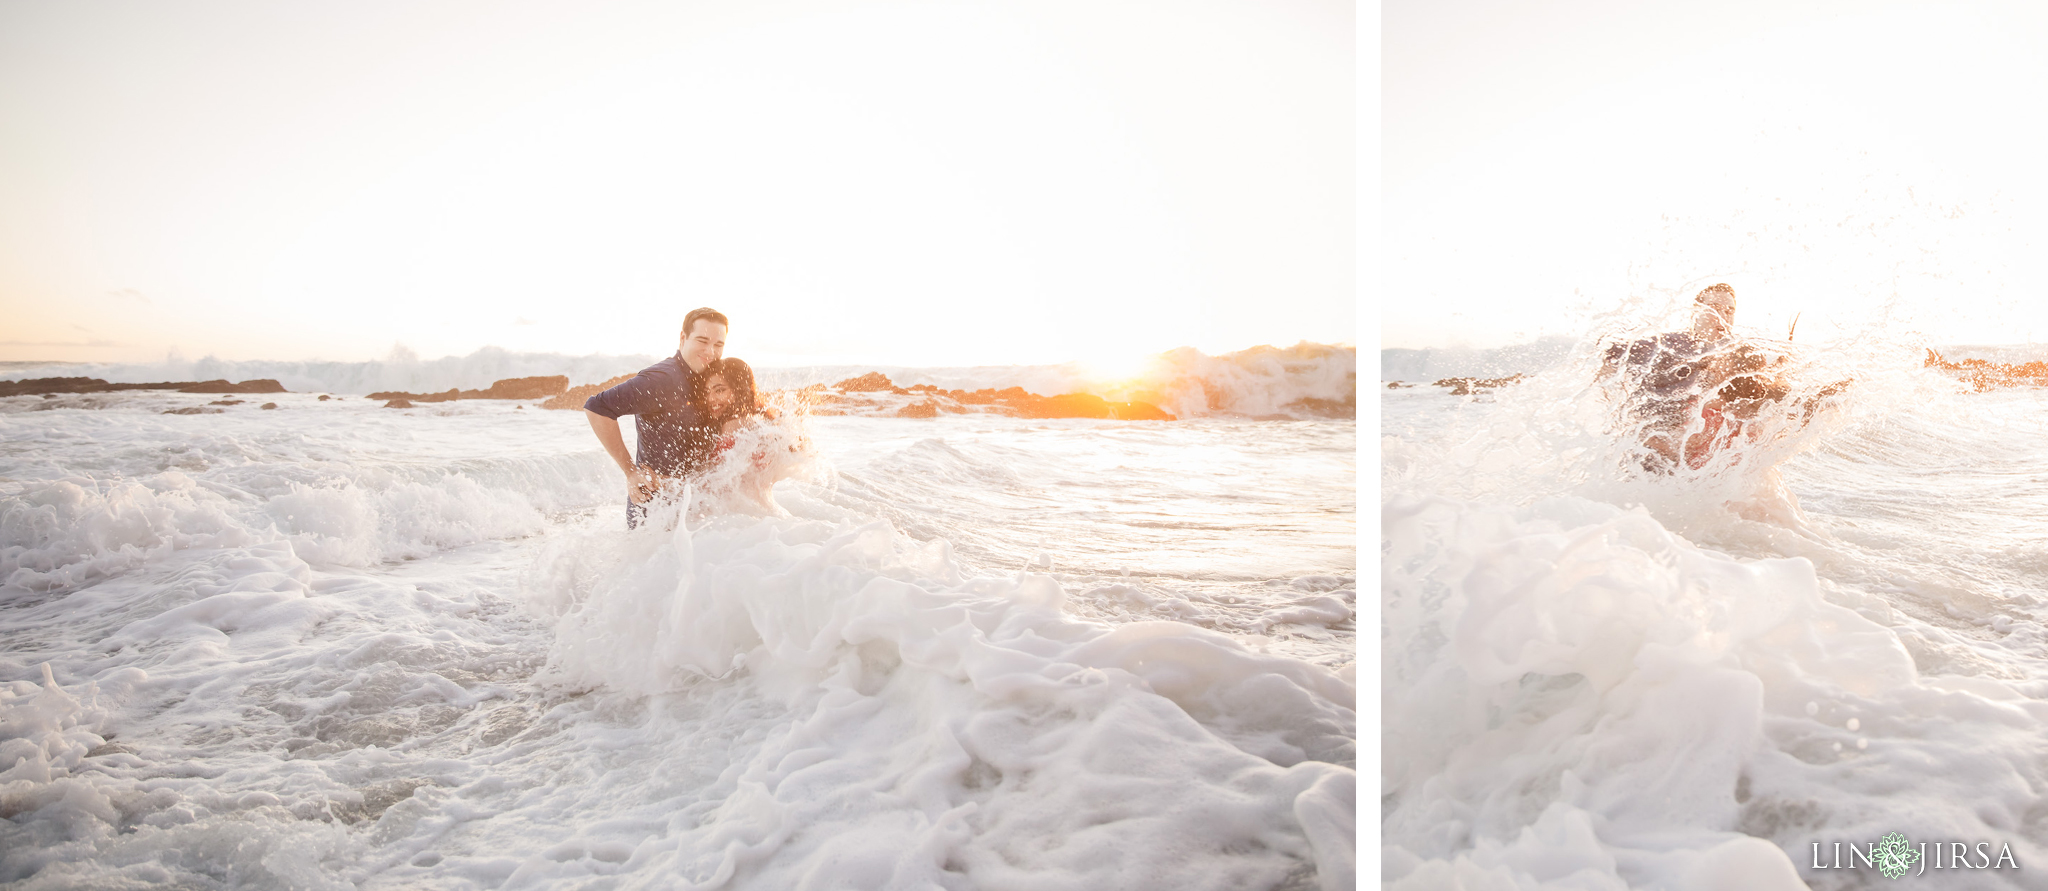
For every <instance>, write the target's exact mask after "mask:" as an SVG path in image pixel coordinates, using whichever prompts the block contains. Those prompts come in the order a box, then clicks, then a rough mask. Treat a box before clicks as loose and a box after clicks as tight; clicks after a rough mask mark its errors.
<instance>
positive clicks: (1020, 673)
mask: <svg viewBox="0 0 2048 891" xmlns="http://www.w3.org/2000/svg"><path fill="white" fill-rule="evenodd" d="M228 376H231V377H232V376H235V375H228ZM459 383H462V384H463V385H468V383H467V382H459ZM216 398H217V397H211V396H191V395H181V394H175V393H164V392H127V393H119V394H109V395H73V396H62V397H57V398H54V399H41V398H38V397H14V398H10V399H4V400H0V883H6V884H7V887H10V888H24V889H53V888H91V889H110V888H113V889H118V888H308V889H325V888H407V889H413V888H445V889H466V888H663V889H666V888H707V889H708V888H736V889H737V888H745V889H755V888H759V889H796V888H842V887H847V888H947V889H970V888H989V889H995V888H1034V889H1037V888H1045V889H1059V888H1073V889H1104V888H1132V889H1139V888H1174V889H1247V888H1276V889H1300V888H1325V889H1334V888H1350V887H1352V885H1353V881H1354V869H1355V867H1354V852H1353V846H1354V832H1355V826H1356V824H1355V808H1356V792H1355V786H1356V774H1355V765H1354V763H1353V761H1354V746H1355V739H1356V734H1357V730H1356V720H1357V719H1356V715H1355V714H1354V711H1353V709H1354V688H1355V683H1356V680H1355V665H1354V660H1355V652H1356V641H1355V634H1354V630H1353V623H1354V615H1355V612H1354V610H1355V604H1354V600H1355V594H1354V591H1355V588H1356V569H1355V567H1356V540H1355V537H1354V530H1355V524H1356V517H1355V510H1356V508H1355V495H1354V492H1355V488H1354V472H1355V468H1354V460H1355V459H1354V454H1355V451H1354V450H1355V439H1356V433H1355V429H1356V428H1355V425H1354V424H1353V423H1352V422H1350V421H1331V420H1314V421H1284V420H1268V421H1253V420H1247V419H1242V418H1231V417H1213V418H1207V419H1200V420H1192V421H1182V422H1173V423H1118V422H1102V421H1080V420H1076V421H1027V420H1020V419H1011V418H1002V417H992V416H955V417H942V418H937V419H929V420H898V419H880V418H861V417H819V418H809V419H807V420H805V421H804V422H803V423H802V424H801V425H800V427H798V428H796V429H792V430H790V431H788V432H787V433H786V434H783V435H782V438H780V439H777V440H775V441H774V442H770V443H764V444H763V447H762V448H761V449H760V450H759V451H758V453H759V454H764V455H771V456H772V457H771V458H769V459H767V460H766V463H767V464H769V465H770V467H771V468H772V470H773V471H774V472H775V473H776V475H777V476H779V477H781V479H780V482H778V483H777V484H776V485H775V487H774V489H773V499H774V506H773V507H772V508H762V507H754V508H748V507H747V506H746V502H745V501H744V500H743V499H741V498H738V497H737V496H736V495H735V494H734V489H733V474H734V473H736V472H737V470H736V469H735V468H725V469H722V470H721V471H720V472H719V473H718V474H714V475H713V477H712V478H711V480H710V481H708V482H707V483H705V484H704V485H702V486H698V487H693V488H692V489H691V490H690V492H689V493H688V499H689V500H688V501H687V502H680V503H675V504H672V505H670V506H669V507H666V508H664V509H662V510H660V511H657V515H656V518H655V522H652V523H650V524H648V525H647V526H644V527H642V528H641V529H639V530H637V531H633V532H630V533H629V532H628V531H627V530H626V529H625V524H624V517H623V510H622V495H623V491H622V490H623V486H622V482H623V481H622V480H621V479H620V478H619V477H618V473H617V470H616V469H615V468H613V467H612V466H611V464H610V462H609V460H608V459H606V458H605V457H604V456H603V455H602V454H601V453H600V452H599V451H598V450H597V448H596V445H595V441H594V439H593V438H592V436H591V434H590V433H589V430H588V427H587V425H586V424H585V422H584V419H583V417H582V415H581V414H580V413H575V412H548V411H540V410H537V409H534V408H532V407H531V406H526V407H519V406H518V405H516V404H515V403H510V402H483V401H466V402H456V403H444V404H437V405H430V406H424V407H421V408H417V409H411V410H393V409H385V408H381V407H379V406H378V405H376V404H375V403H372V402H369V401H367V400H363V399H360V398H342V399H337V400H331V401H326V402H322V401H319V400H318V399H317V398H316V397H315V396H314V395H312V394H308V393H292V394H285V395H282V396H275V397H273V396H264V397H260V399H252V400H248V401H246V402H244V403H243V404H240V405H233V406H223V407H222V411H221V412H220V413H218V414H203V415H166V414H162V412H164V411H166V410H169V409H173V408H185V407H195V406H205V405H207V404H208V403H210V402H212V401H213V400H215V399H216ZM271 400H274V401H275V402H276V404H277V406H278V407H277V408H276V409H275V410H262V409H260V408H259V407H258V402H260V401H271ZM629 437H630V433H629ZM755 445H756V444H755V443H753V442H743V443H742V444H741V445H740V446H739V447H737V448H735V450H734V453H735V454H741V455H749V456H750V455H752V454H755V453H757V452H756V451H755ZM786 445H796V446H798V449H797V450H796V451H791V450H789V449H788V448H783V447H782V446H786ZM742 460H744V459H742Z"/></svg>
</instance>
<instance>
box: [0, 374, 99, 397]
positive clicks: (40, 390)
mask: <svg viewBox="0 0 2048 891" xmlns="http://www.w3.org/2000/svg"><path fill="white" fill-rule="evenodd" d="M107 386H108V384H107V382H106V381H103V380H100V379H99V378H96V377H37V378H30V379H28V380H25V381H0V396H41V395H50V394H55V393H98V392H100V391H102V390H105V389H107Z"/></svg>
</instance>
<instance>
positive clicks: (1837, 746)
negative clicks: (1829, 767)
mask: <svg viewBox="0 0 2048 891" xmlns="http://www.w3.org/2000/svg"><path fill="white" fill-rule="evenodd" d="M1841 750H1842V744H1841V743H1835V751H1837V752H1839V751H1841Z"/></svg>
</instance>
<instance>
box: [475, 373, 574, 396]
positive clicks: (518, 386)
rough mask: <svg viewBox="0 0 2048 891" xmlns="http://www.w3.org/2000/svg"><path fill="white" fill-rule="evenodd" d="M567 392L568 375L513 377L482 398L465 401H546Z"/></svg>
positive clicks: (486, 391)
mask: <svg viewBox="0 0 2048 891" xmlns="http://www.w3.org/2000/svg"><path fill="white" fill-rule="evenodd" d="M568 390H569V377H568V375H562V374H554V375H548V376H546V377H515V378H507V379H505V380H502V381H498V382H497V383H494V384H492V385H491V388H490V389H488V390H485V391H484V392H483V395H482V396H469V395H467V394H465V395H464V396H463V398H465V399H546V398H548V397H550V396H560V395H562V394H563V393H565V392H568Z"/></svg>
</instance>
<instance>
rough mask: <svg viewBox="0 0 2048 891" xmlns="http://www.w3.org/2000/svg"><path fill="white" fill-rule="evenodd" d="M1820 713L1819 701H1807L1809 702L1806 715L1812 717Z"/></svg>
mask: <svg viewBox="0 0 2048 891" xmlns="http://www.w3.org/2000/svg"><path fill="white" fill-rule="evenodd" d="M1818 714H1820V703H1818V702H1809V703H1807V704H1806V716H1807V717H1809V718H1811V717H1813V716H1814V715H1818Z"/></svg>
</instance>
